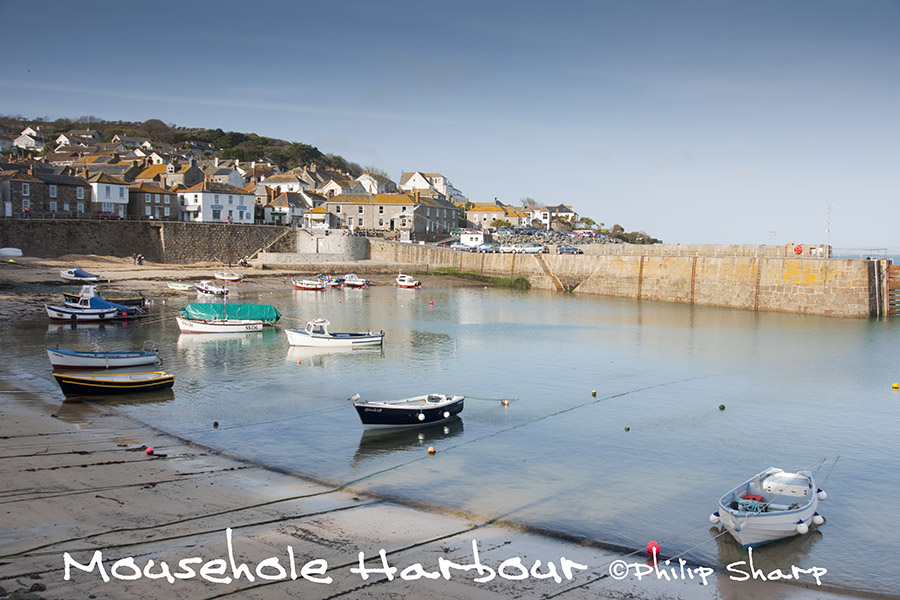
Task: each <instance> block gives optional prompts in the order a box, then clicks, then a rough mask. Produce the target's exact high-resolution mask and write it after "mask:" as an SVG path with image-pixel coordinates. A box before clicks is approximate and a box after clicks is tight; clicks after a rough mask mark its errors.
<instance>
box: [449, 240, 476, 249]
mask: <svg viewBox="0 0 900 600" xmlns="http://www.w3.org/2000/svg"><path fill="white" fill-rule="evenodd" d="M450 248H452V249H453V250H464V251H466V250H471V248H470V247H469V246H466V245H465V244H463V243H462V242H453V243H452V244H450Z"/></svg>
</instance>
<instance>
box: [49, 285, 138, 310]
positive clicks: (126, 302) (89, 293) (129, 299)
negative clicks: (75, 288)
mask: <svg viewBox="0 0 900 600" xmlns="http://www.w3.org/2000/svg"><path fill="white" fill-rule="evenodd" d="M94 296H96V297H98V298H103V299H104V300H106V301H107V302H112V303H113V304H121V305H122V306H137V307H143V306H146V304H147V298H145V297H144V295H143V294H139V295H137V296H111V295H109V294H107V293H105V292H104V293H101V292H100V291H99V290H98V289H97V286H96V285H83V286H81V292H79V293H77V294H73V293H72V292H63V299H64V300H65V301H66V302H68V303H78V301H79V300H81V299H82V298H92V297H94Z"/></svg>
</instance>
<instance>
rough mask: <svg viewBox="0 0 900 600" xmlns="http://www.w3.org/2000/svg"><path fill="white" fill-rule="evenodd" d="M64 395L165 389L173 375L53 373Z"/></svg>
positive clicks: (170, 383) (169, 384)
mask: <svg viewBox="0 0 900 600" xmlns="http://www.w3.org/2000/svg"><path fill="white" fill-rule="evenodd" d="M53 378H54V379H55V380H56V383H58V384H59V388H60V389H61V390H62V392H63V394H65V396H66V397H72V396H115V395H119V394H134V393H139V392H156V391H159V390H167V389H169V388H171V387H172V386H173V385H174V384H175V376H174V375H171V374H169V373H165V372H163V371H154V372H149V373H116V374H110V375H81V374H79V375H67V374H64V373H54V374H53Z"/></svg>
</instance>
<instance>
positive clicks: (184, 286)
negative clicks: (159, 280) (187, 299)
mask: <svg viewBox="0 0 900 600" xmlns="http://www.w3.org/2000/svg"><path fill="white" fill-rule="evenodd" d="M166 285H167V286H169V289H171V290H178V291H179V292H193V291H196V289H197V288H196V287H195V286H194V284H193V283H176V282H174V281H170V282H169V283H167V284H166Z"/></svg>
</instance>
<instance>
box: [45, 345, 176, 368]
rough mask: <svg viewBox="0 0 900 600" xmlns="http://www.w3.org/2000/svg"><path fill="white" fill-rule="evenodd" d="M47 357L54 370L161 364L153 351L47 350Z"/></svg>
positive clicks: (157, 355)
mask: <svg viewBox="0 0 900 600" xmlns="http://www.w3.org/2000/svg"><path fill="white" fill-rule="evenodd" d="M47 357H48V358H49V359H50V364H51V365H52V366H53V368H54V369H114V368H120V367H137V366H141V365H158V364H159V363H161V362H162V360H161V359H160V358H159V354H158V353H157V352H156V351H155V350H134V351H123V352H88V351H81V350H68V349H65V348H47Z"/></svg>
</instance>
